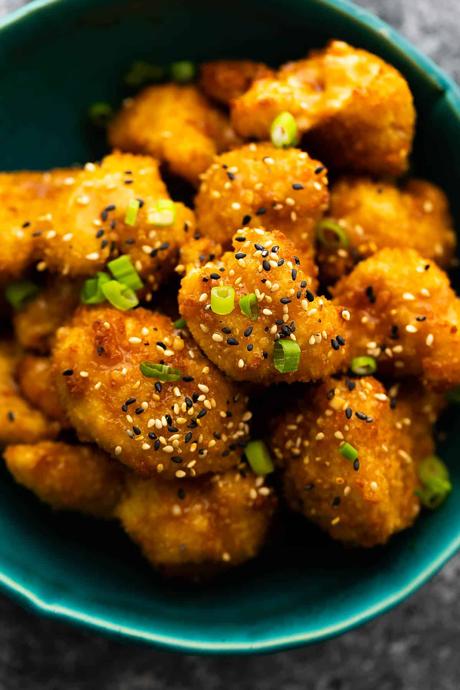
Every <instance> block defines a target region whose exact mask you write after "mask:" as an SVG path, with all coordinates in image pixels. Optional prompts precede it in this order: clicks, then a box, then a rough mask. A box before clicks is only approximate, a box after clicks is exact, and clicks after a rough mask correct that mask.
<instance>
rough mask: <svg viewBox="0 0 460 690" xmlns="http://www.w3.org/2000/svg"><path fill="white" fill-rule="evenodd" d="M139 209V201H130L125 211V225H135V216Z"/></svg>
mask: <svg viewBox="0 0 460 690" xmlns="http://www.w3.org/2000/svg"><path fill="white" fill-rule="evenodd" d="M140 207H141V202H140V201H139V199H131V200H130V202H129V204H128V208H127V209H126V215H125V223H126V225H131V226H132V225H136V220H137V214H138V213H139V209H140Z"/></svg>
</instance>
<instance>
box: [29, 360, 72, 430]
mask: <svg viewBox="0 0 460 690" xmlns="http://www.w3.org/2000/svg"><path fill="white" fill-rule="evenodd" d="M16 378H17V382H18V386H19V389H20V391H21V393H22V395H23V396H24V398H25V399H26V400H28V402H30V404H31V405H33V406H34V407H35V408H36V409H37V410H40V411H41V412H43V414H44V415H46V417H48V419H53V420H55V421H56V422H59V425H60V426H61V427H62V428H66V427H68V426H69V422H68V419H67V417H66V414H65V412H64V409H63V407H62V405H61V401H60V399H59V395H58V390H57V385H56V375H55V373H54V371H53V368H52V364H51V360H50V358H49V357H39V356H38V355H30V354H29V355H24V356H23V357H21V359H20V360H19V361H18V365H17V369H16Z"/></svg>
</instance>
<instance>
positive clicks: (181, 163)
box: [109, 84, 238, 185]
mask: <svg viewBox="0 0 460 690" xmlns="http://www.w3.org/2000/svg"><path fill="white" fill-rule="evenodd" d="M237 141H238V140H237V138H236V137H235V135H234V133H233V132H232V129H231V127H230V124H229V122H228V119H227V117H226V116H225V115H224V114H223V113H221V112H220V111H219V110H218V109H217V108H215V107H214V106H213V105H211V103H209V101H208V100H207V99H206V98H205V96H203V94H201V93H200V91H199V89H198V88H197V87H196V86H194V85H186V86H179V85H177V84H162V85H159V86H149V87H148V88H146V89H144V90H143V91H141V92H140V93H139V94H138V95H137V96H135V97H134V98H132V99H129V100H128V101H125V104H124V107H123V108H122V110H121V111H120V112H119V113H118V115H117V116H116V117H115V119H114V120H113V122H112V124H111V125H110V127H109V142H110V144H111V145H112V146H114V147H116V148H119V149H122V150H124V151H132V152H134V153H146V154H149V155H151V156H155V157H156V158H158V159H159V160H160V161H163V162H165V163H166V164H167V165H168V167H169V169H170V171H171V172H172V173H174V174H176V175H179V176H180V177H184V178H185V179H186V180H188V181H189V182H191V183H192V184H193V185H196V184H198V181H199V176H200V175H201V173H203V172H204V171H205V170H206V169H207V168H208V167H209V166H210V164H211V163H212V159H213V157H214V156H215V155H216V154H217V153H219V152H220V151H224V150H225V149H228V148H230V146H232V145H235V144H236V143H237Z"/></svg>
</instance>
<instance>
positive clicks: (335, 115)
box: [232, 41, 415, 175]
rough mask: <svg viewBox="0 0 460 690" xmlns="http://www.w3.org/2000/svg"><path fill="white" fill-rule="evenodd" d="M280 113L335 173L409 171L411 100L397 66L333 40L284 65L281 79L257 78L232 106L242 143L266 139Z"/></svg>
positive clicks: (398, 172)
mask: <svg viewBox="0 0 460 690" xmlns="http://www.w3.org/2000/svg"><path fill="white" fill-rule="evenodd" d="M283 111H288V112H290V113H291V114H292V115H293V116H294V117H295V119H296V121H297V127H298V130H299V132H300V133H308V136H307V138H306V139H307V147H308V149H309V150H310V148H312V147H313V148H312V150H314V151H315V154H317V155H319V157H320V158H321V160H323V161H324V162H325V163H326V164H327V165H328V166H330V167H332V168H346V169H350V170H358V171H362V172H370V173H373V174H390V175H398V174H400V173H401V172H403V171H404V170H405V169H406V167H407V158H408V154H409V153H410V149H411V146H412V138H413V132H414V120H415V111H414V106H413V102H412V95H411V93H410V90H409V87H408V85H407V82H406V81H405V79H404V78H403V77H402V76H401V74H400V73H399V72H398V71H397V70H396V69H395V68H394V67H392V66H391V65H389V64H387V63H386V62H384V61H383V60H381V59H380V58H379V57H377V56H376V55H372V54H371V53H368V52H367V51H365V50H360V49H357V48H353V47H352V46H349V45H347V44H346V43H343V42H342V41H331V42H330V43H329V44H328V46H326V48H325V49H323V50H319V51H312V52H311V53H310V55H309V57H308V58H306V59H304V60H299V61H298V62H290V63H288V64H286V65H284V66H283V67H281V69H280V70H279V71H278V73H277V74H276V78H265V79H258V80H257V81H255V82H254V84H253V85H252V87H251V88H250V89H249V90H248V91H247V92H246V93H245V94H243V95H242V96H241V97H240V98H237V99H236V100H235V101H234V102H233V108H232V123H233V125H234V127H235V129H236V131H237V132H238V133H239V134H241V136H243V137H256V138H257V139H268V138H269V131H270V125H271V123H272V122H273V120H274V118H275V117H276V116H277V115H278V114H279V113H281V112H283Z"/></svg>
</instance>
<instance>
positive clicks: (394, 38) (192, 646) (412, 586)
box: [0, 0, 460, 655]
mask: <svg viewBox="0 0 460 690" xmlns="http://www.w3.org/2000/svg"><path fill="white" fill-rule="evenodd" d="M65 2H66V0H32V2H30V3H28V4H27V5H24V6H22V7H19V8H18V9H16V10H14V11H12V12H9V13H7V14H6V15H4V16H3V17H1V18H0V33H1V32H2V31H4V30H5V29H8V28H12V27H13V26H14V25H15V24H17V23H19V22H22V21H23V20H28V19H31V18H33V17H34V16H35V15H37V14H39V13H40V12H41V10H43V9H45V8H48V7H50V6H53V5H56V6H57V5H63V4H64V3H65ZM303 2H310V3H312V4H316V5H318V6H321V5H322V6H325V7H328V8H330V9H331V10H333V11H335V12H339V13H341V14H343V15H344V16H346V17H347V20H348V21H349V22H352V23H355V24H356V25H357V26H360V27H362V28H363V29H364V30H365V31H366V32H368V33H370V34H373V35H376V36H377V37H378V39H379V40H380V41H382V40H383V41H384V43H386V44H387V45H388V46H389V47H391V49H392V50H393V51H396V52H397V53H399V54H400V55H401V59H402V60H403V61H405V62H411V63H412V66H414V67H416V68H418V71H419V72H421V73H422V74H423V78H424V79H425V81H430V80H432V81H433V82H434V83H435V85H436V87H437V89H438V90H439V89H440V90H441V91H442V92H443V96H444V97H447V100H448V102H449V108H450V109H451V112H452V114H453V115H454V116H455V117H456V118H458V119H459V120H460V88H459V87H458V86H457V84H456V83H455V81H454V80H453V79H452V78H451V77H449V76H448V75H447V74H445V73H444V71H443V70H442V69H441V68H440V67H438V66H437V65H436V64H435V63H434V62H433V61H432V60H431V59H430V58H428V57H427V56H426V55H424V54H423V53H422V52H420V51H419V50H418V48H416V47H415V46H414V45H412V43H411V42H410V41H409V40H408V39H406V38H404V37H403V36H402V35H401V34H400V33H399V32H398V31H396V29H393V28H392V27H391V26H390V25H388V24H387V23H386V22H384V21H383V20H381V19H379V18H378V17H377V16H375V15H374V14H372V13H371V12H369V11H368V10H365V9H363V8H361V7H359V6H357V5H355V4H353V3H352V2H350V0H303ZM459 550H460V530H459V533H458V534H457V536H454V537H452V539H451V540H450V542H449V543H448V544H447V546H446V547H445V548H444V549H443V550H442V551H441V553H440V554H439V555H438V556H437V557H436V558H435V559H434V560H432V561H431V562H430V563H429V564H428V565H427V566H426V567H425V568H424V569H423V570H422V571H420V572H419V573H418V575H416V576H414V577H412V579H411V580H410V581H409V582H408V583H407V584H406V585H405V586H403V587H399V588H397V589H395V590H394V591H393V592H391V593H390V594H389V595H387V596H386V597H384V598H382V599H381V600H380V601H379V602H378V603H375V604H373V605H371V606H368V607H366V608H364V609H363V610H361V611H360V612H359V613H357V614H355V615H351V616H348V617H347V618H344V619H342V620H341V621H340V622H339V623H336V624H334V625H329V626H322V627H320V628H317V629H314V630H310V631H309V632H303V633H295V634H292V635H274V636H272V637H270V638H269V639H264V640H262V641H258V642H257V641H256V642H222V641H219V642H211V641H207V640H204V641H200V640H198V639H192V638H181V637H178V636H170V635H164V634H160V633H156V632H151V631H146V630H142V629H140V628H138V627H134V626H124V625H119V624H116V623H113V622H110V621H109V620H107V619H105V618H103V617H100V616H95V615H90V614H86V613H84V612H82V611H79V610H77V609H76V608H74V607H68V606H63V605H60V604H58V603H53V602H52V601H47V600H46V599H45V598H44V597H42V596H41V595H40V594H39V593H38V592H36V591H34V590H33V589H32V588H28V587H26V586H24V585H22V584H20V583H19V582H17V581H16V580H14V579H13V578H11V577H9V575H7V574H6V573H5V572H1V571H0V590H1V591H3V592H4V593H5V594H8V595H10V596H11V597H12V598H14V599H15V600H17V601H18V602H19V603H21V604H23V605H24V604H26V605H28V606H29V607H30V608H31V609H33V610H35V611H37V612H40V613H41V614H44V615H46V616H47V617H50V618H57V619H60V620H63V621H66V622H72V623H74V624H77V625H79V626H81V627H89V628H92V629H94V630H98V631H99V632H104V633H106V634H109V635H113V636H116V637H124V638H127V639H130V640H135V641H136V640H137V641H139V642H146V643H152V644H154V645H156V646H157V647H160V648H162V649H164V650H168V651H176V652H181V653H194V654H213V655H216V654H254V653H262V652H279V651H283V650H288V649H292V648H294V647H299V646H302V645H305V644H309V643H313V642H320V641H323V640H326V639H329V638H331V637H335V636H337V635H340V634H341V633H344V632H347V631H349V630H352V629H354V628H355V627H357V626H359V625H362V624H364V623H366V622H368V621H370V620H371V619H373V618H375V617H376V616H378V615H379V614H382V613H385V612H386V611H388V610H389V609H391V608H393V607H394V606H396V605H397V604H398V603H400V602H402V601H403V600H404V599H406V598H407V597H408V596H410V595H411V594H413V593H414V592H415V591H416V590H417V589H419V588H420V587H421V586H422V585H423V584H424V583H426V582H427V581H428V580H429V579H430V578H431V577H433V576H434V575H435V574H436V573H437V572H438V571H439V570H440V569H441V568H442V566H443V565H445V563H447V561H448V560H450V559H451V558H452V557H453V556H454V555H455V554H456V553H457V551H459Z"/></svg>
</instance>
